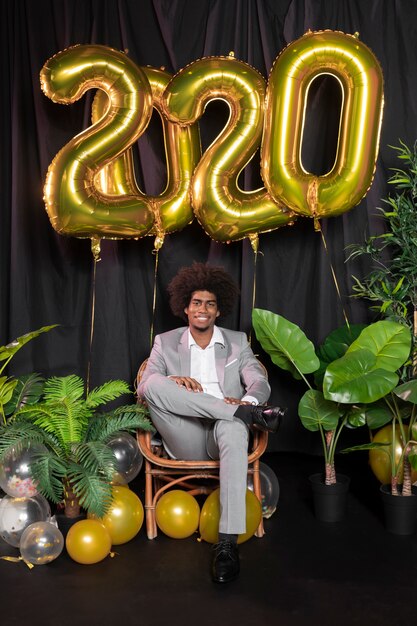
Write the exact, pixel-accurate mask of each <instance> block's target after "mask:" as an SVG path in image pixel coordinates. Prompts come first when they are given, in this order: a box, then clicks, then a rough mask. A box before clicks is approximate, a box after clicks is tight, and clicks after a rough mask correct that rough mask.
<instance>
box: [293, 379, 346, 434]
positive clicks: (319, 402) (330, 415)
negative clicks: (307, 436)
mask: <svg viewBox="0 0 417 626" xmlns="http://www.w3.org/2000/svg"><path fill="white" fill-rule="evenodd" d="M298 415H299V416H300V419H301V422H302V424H303V426H304V427H305V428H307V430H311V431H316V430H319V428H320V426H322V427H323V428H324V430H334V429H335V428H336V426H337V424H338V422H339V418H340V413H339V409H338V406H337V404H335V403H334V402H331V401H329V400H326V399H325V398H324V397H323V394H322V393H321V391H317V389H309V390H308V391H306V392H305V394H304V395H303V397H302V398H301V400H300V402H299V405H298Z"/></svg>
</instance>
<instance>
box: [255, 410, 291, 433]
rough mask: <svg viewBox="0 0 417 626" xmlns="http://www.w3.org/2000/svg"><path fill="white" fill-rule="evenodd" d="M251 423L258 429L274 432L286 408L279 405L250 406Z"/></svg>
mask: <svg viewBox="0 0 417 626" xmlns="http://www.w3.org/2000/svg"><path fill="white" fill-rule="evenodd" d="M250 409H251V417H252V425H253V427H254V428H256V429H258V430H266V431H268V432H269V433H276V432H277V430H278V428H279V426H280V424H281V421H282V417H283V416H284V414H285V412H286V410H287V409H283V408H281V407H279V406H262V405H257V406H250Z"/></svg>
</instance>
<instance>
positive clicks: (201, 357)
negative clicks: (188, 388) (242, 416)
mask: <svg viewBox="0 0 417 626" xmlns="http://www.w3.org/2000/svg"><path fill="white" fill-rule="evenodd" d="M216 343H220V344H221V345H223V346H224V345H225V344H224V338H223V334H222V332H221V330H220V329H219V328H218V327H217V326H214V328H213V336H212V338H211V340H210V343H209V344H208V346H207V347H206V348H200V346H199V345H198V344H197V343H196V341H195V339H194V337H193V336H192V334H191V332H190V329H188V347H189V349H190V351H191V355H190V377H191V378H195V380H197V381H198V382H199V383H200V385H201V386H202V388H203V391H204V392H205V393H208V394H210V395H211V396H215V397H216V398H224V395H223V393H222V390H221V389H220V385H219V378H218V376H217V369H216V360H215V353H214V346H215V344H216ZM242 400H245V401H248V402H251V403H252V404H258V401H257V399H256V398H254V397H253V396H249V395H245V396H244V397H243V398H242Z"/></svg>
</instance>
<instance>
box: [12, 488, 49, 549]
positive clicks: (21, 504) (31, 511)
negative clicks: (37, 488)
mask: <svg viewBox="0 0 417 626" xmlns="http://www.w3.org/2000/svg"><path fill="white" fill-rule="evenodd" d="M50 517H51V509H50V506H49V503H48V501H47V500H46V498H44V497H43V496H41V495H40V494H38V495H36V496H33V497H32V498H13V497H12V496H4V498H2V500H1V501H0V537H1V538H2V539H4V541H5V542H6V543H8V544H10V545H11V546H15V547H16V548H18V547H19V545H20V540H21V538H22V535H23V532H24V531H25V530H26V528H27V527H28V526H30V524H33V523H35V522H46V521H48V520H49V519H50Z"/></svg>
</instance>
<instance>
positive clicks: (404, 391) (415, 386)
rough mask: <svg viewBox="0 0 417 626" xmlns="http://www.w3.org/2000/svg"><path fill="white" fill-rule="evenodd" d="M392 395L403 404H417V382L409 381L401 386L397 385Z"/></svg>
mask: <svg viewBox="0 0 417 626" xmlns="http://www.w3.org/2000/svg"><path fill="white" fill-rule="evenodd" d="M394 393H395V395H396V396H398V397H399V398H401V400H404V401H405V402H412V403H413V404H417V380H415V379H414V380H409V381H408V382H406V383H404V384H403V385H399V386H398V387H397V388H396V389H394Z"/></svg>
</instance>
